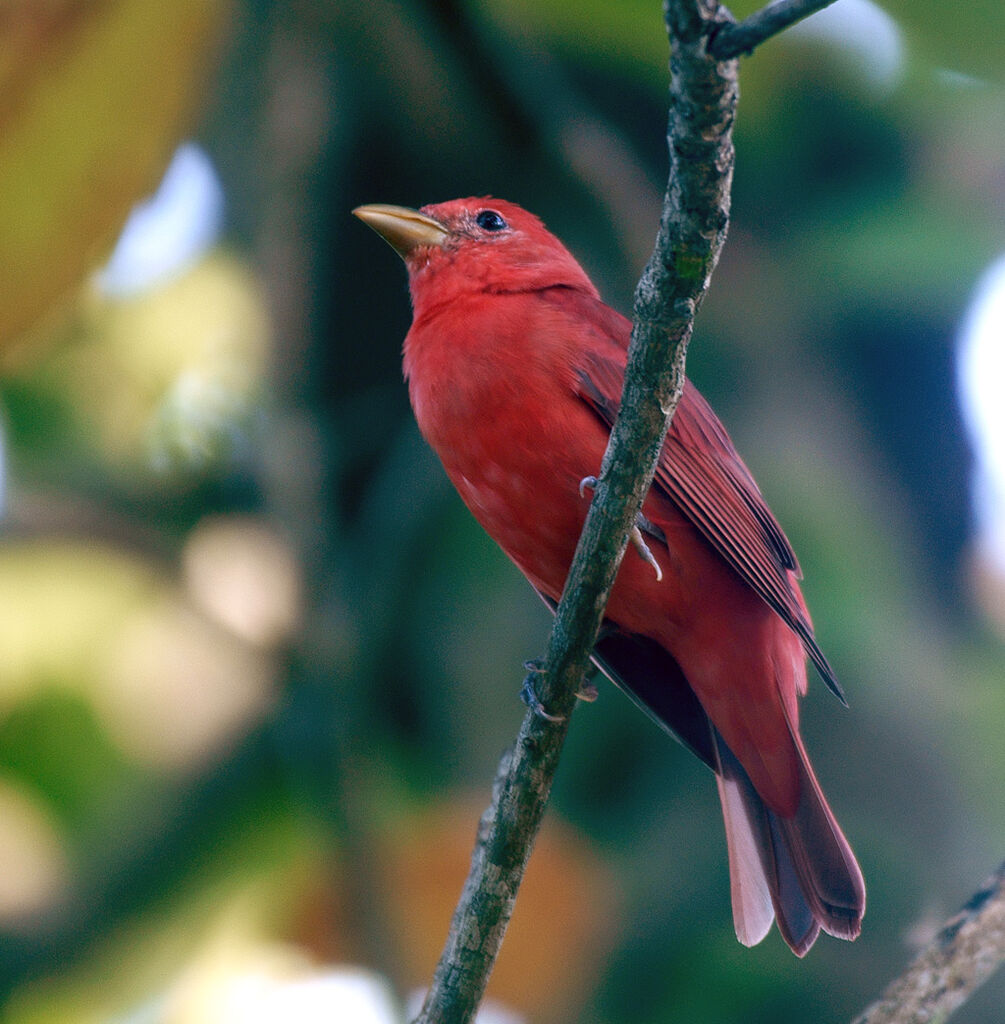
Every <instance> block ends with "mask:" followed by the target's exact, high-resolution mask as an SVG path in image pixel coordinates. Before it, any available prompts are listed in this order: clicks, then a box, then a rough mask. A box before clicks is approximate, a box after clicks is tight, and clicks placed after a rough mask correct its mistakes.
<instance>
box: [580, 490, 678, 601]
mask: <svg viewBox="0 0 1005 1024" xmlns="http://www.w3.org/2000/svg"><path fill="white" fill-rule="evenodd" d="M596 486H597V478H596V477H595V476H584V477H583V479H582V480H580V481H579V496H580V497H581V498H582V497H583V495H584V494H585V493H586V489H587V488H590V490H593V489H594V488H595V487H596ZM640 525H642V526H644V525H646V520H645V517H644V516H643V515H642V513H641V512H640V513H639V514H638V515H637V516H636V517H635V525H634V526H633V527H632V532H631V533H630V534H629V535H628V537H629V540H631V542H632V547H634V548H635V550H636V551H637V552H638V553H639V556H640V557H641V558H642V561H643V562H646V563H647V564H648V565H651V566H652V567H653V572H655V573H656V582H657V583H662V582H663V570H662V569H661V568H660V563H659V562H657V561H656V556H655V555H654V554H653V553H652V551H650V550H649V545H648V544H647V543H646V542H645V539H644V538H643V536H642V531H641V530H640V529H639V527H640Z"/></svg>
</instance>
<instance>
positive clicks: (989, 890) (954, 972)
mask: <svg viewBox="0 0 1005 1024" xmlns="http://www.w3.org/2000/svg"><path fill="white" fill-rule="evenodd" d="M1002 962H1005V862H1003V863H1002V864H1001V866H1000V867H999V868H998V870H997V871H996V872H995V873H994V874H993V875H992V876H991V877H990V878H989V879H988V880H987V882H986V883H985V884H984V886H983V887H982V888H981V889H980V891H979V892H977V893H975V894H974V895H973V896H972V897H971V898H970V900H969V901H968V902H967V904H966V906H965V907H964V908H963V909H962V910H961V911H960V912H959V913H958V914H957V915H956V916H955V917H953V918H951V919H950V920H949V922H948V923H947V924H946V926H945V928H943V929H942V931H941V932H939V934H938V935H937V936H936V937H935V939H934V940H933V941H932V942H931V944H930V945H929V946H928V947H927V948H926V949H924V950H923V951H922V952H921V954H920V955H919V956H918V957H917V958H916V959H915V961H914V963H912V964H911V966H910V967H908V969H907V970H906V971H905V972H904V973H903V974H902V975H901V976H900V977H899V978H897V979H896V980H895V981H894V982H893V983H892V984H890V985H889V986H888V988H887V990H886V991H885V992H884V993H883V995H882V996H881V997H880V998H879V999H878V1000H877V1001H876V1002H875V1003H873V1004H872V1006H870V1007H869V1008H868V1009H867V1010H866V1011H865V1012H864V1013H862V1014H861V1015H860V1016H858V1017H856V1018H855V1020H854V1021H853V1022H852V1024H915V1022H916V1021H944V1020H946V1018H947V1017H948V1016H949V1015H950V1014H951V1013H953V1012H954V1011H955V1010H957V1009H959V1007H960V1006H962V1005H963V1004H964V1003H965V1002H966V1001H967V999H969V998H970V996H971V995H972V994H973V992H974V991H975V990H976V989H977V988H978V987H979V986H980V985H982V984H983V983H984V982H985V981H987V979H988V978H990V977H991V975H992V974H993V973H994V972H995V970H996V969H997V968H998V967H999V966H1000V965H1001V964H1002Z"/></svg>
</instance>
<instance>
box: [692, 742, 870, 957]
mask: <svg viewBox="0 0 1005 1024" xmlns="http://www.w3.org/2000/svg"><path fill="white" fill-rule="evenodd" d="M712 733H713V745H714V747H715V749H716V757H717V760H718V764H717V766H716V767H717V772H716V780H717V782H718V786H719V798H720V800H721V801H722V815H723V819H724V821H725V825H726V841H727V845H728V847H729V874H730V883H731V893H732V901H733V923H734V925H735V927H736V936H737V938H738V939H739V940H740V942H742V943H743V944H744V945H745V946H753V945H754V944H755V943H758V942H760V941H761V939H763V938H764V936H765V935H766V934H767V932H768V929H769V928H770V927H771V922H772V920H773V919H777V921H778V930H779V931H780V932H781V934H782V938H784V939H785V941H786V942H787V943H788V945H789V946H790V948H791V949H792V951H793V952H794V953H795V954H796V956H805V955H806V953H807V952H808V951H809V949H810V947H811V946H812V945H813V943H814V942H815V941H816V937H817V935H819V934H820V930H821V929H823V930H824V931H825V932H827V933H828V934H829V935H834V936H837V937H838V938H841V939H854V938H856V937H857V936H858V934H859V931H860V930H861V927H862V916H863V914H864V913H865V883H864V881H863V879H862V872H861V871H860V869H859V866H858V862H857V861H856V860H855V855H854V853H852V850H851V847H850V846H849V845H848V840H847V839H845V837H844V834H843V833H842V832H841V828H840V827H839V825H838V823H837V821H836V819H835V818H834V814H833V812H832V811H831V809H830V807H828V806H827V801H826V800H825V799H824V795H823V793H822V792H821V791H820V784H819V783H818V782H817V780H816V776H815V775H814V774H813V769H812V768H811V767H810V763H809V760H808V759H807V756H806V751H805V750H804V749H803V745H802V743H801V741H800V739H799V736H798V734H796V735H794V736H793V739H794V741H795V744H796V748H797V749H798V751H799V758H800V798H799V805H798V807H797V808H796V812H795V814H793V815H792V816H791V817H783V816H782V815H780V814H778V813H776V812H775V811H773V810H771V808H769V807H768V806H767V805H766V804H765V803H764V801H763V800H762V799H761V797H760V796H759V795H758V793H757V791H756V790H755V789H754V786H753V784H752V783H751V781H750V777H749V776H748V775H747V773H746V771H745V770H744V768H743V766H742V765H741V764H740V762H739V760H737V758H736V756H735V755H734V754H733V752H732V751H731V750H730V749H729V747H728V746H727V745H726V743H725V742H724V741H723V739H722V737H721V736H720V735H719V734H718V732H717V731H716V730H715V729H714V728H713V729H712Z"/></svg>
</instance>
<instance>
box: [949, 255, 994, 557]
mask: <svg viewBox="0 0 1005 1024" xmlns="http://www.w3.org/2000/svg"><path fill="white" fill-rule="evenodd" d="M957 369H958V383H959V392H960V402H961V405H962V407H963V419H964V422H965V423H966V425H967V429H968V431H969V433H970V440H971V443H972V445H973V449H974V456H975V461H976V467H975V478H974V485H973V501H974V512H975V515H976V519H977V528H978V546H979V548H980V551H981V554H982V555H983V557H984V558H985V560H986V561H987V562H988V563H990V564H989V568H991V569H993V570H994V571H995V572H996V573H997V574H999V575H1001V576H1005V255H1002V256H1001V257H999V258H998V259H997V260H996V261H995V262H994V263H993V264H992V265H991V266H990V267H989V268H988V269H987V270H986V271H985V272H984V274H983V276H982V277H981V279H980V281H979V282H978V284H977V288H976V291H975V293H974V297H973V299H972V300H971V303H970V308H969V309H968V311H967V314H966V317H965V319H964V322H963V326H962V329H961V332H960V340H959V351H958V364H957Z"/></svg>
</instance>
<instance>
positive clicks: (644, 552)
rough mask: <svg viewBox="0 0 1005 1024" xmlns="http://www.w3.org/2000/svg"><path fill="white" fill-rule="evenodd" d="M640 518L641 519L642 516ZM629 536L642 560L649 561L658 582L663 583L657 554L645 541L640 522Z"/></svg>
mask: <svg viewBox="0 0 1005 1024" xmlns="http://www.w3.org/2000/svg"><path fill="white" fill-rule="evenodd" d="M639 518H640V519H641V516H639ZM628 536H629V539H630V540H631V542H632V545H633V546H634V548H635V550H636V551H637V552H638V553H639V555H640V556H641V558H642V561H644V562H648V563H649V564H650V565H651V566H652V567H653V571H654V572H655V573H656V582H657V583H662V582H663V570H662V569H661V568H660V563H659V562H657V561H656V556H655V555H654V554H653V553H652V552H651V551H650V550H649V545H648V544H647V543H646V542H645V539H644V538H643V536H642V531H641V530H640V529H639V527H638V524H636V525H635V526H633V527H632V532H631V533H630V534H629V535H628Z"/></svg>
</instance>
